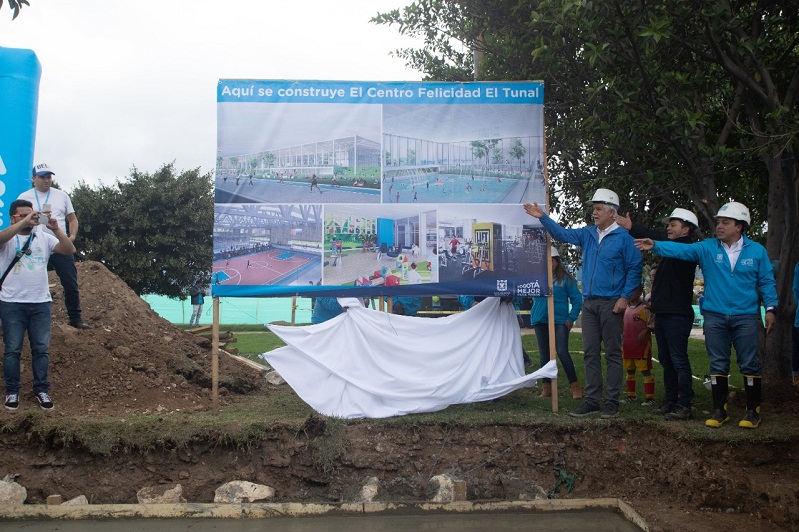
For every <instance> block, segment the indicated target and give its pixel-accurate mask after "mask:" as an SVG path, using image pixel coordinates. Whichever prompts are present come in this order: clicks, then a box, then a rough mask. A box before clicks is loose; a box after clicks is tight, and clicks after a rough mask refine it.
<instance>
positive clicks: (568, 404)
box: [0, 326, 799, 465]
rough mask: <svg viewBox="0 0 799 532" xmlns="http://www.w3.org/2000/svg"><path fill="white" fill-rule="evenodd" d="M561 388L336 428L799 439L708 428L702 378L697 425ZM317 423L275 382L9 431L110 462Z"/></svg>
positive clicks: (767, 428) (693, 351)
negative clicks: (597, 411)
mask: <svg viewBox="0 0 799 532" xmlns="http://www.w3.org/2000/svg"><path fill="white" fill-rule="evenodd" d="M235 329H237V331H236V332H238V333H240V334H236V337H237V339H238V341H237V342H236V344H233V345H235V346H237V347H238V348H239V353H240V354H241V355H243V356H246V357H248V358H251V359H252V360H255V361H256V362H259V363H262V362H263V361H262V360H261V359H259V358H257V355H258V354H260V353H262V352H264V351H268V350H271V349H274V348H276V347H280V346H282V345H283V342H282V341H281V340H280V339H279V338H277V337H276V336H275V335H274V334H273V333H271V332H269V331H266V330H264V328H263V327H261V326H252V327H241V328H238V327H237V328H235ZM253 329H254V330H253ZM223 330H234V328H233V327H224V328H223ZM522 344H523V345H524V347H525V349H526V350H527V352H528V353H529V354H530V356H531V357H532V358H533V360H534V361H535V362H536V366H537V362H538V349H537V345H536V341H535V338H534V337H533V335H523V336H522ZM569 349H570V352H571V353H572V357H573V359H574V362H575V367H576V368H577V373H578V377H579V379H580V381H581V382H584V370H583V360H582V358H583V354H582V341H581V338H580V335H579V334H571V335H570V338H569ZM655 356H657V355H655ZM689 356H690V358H691V363H692V367H693V371H694V374H695V375H697V376H699V377H700V378H701V376H702V375H704V373H706V372H707V368H708V361H707V356H706V354H705V350H704V344H703V342H702V341H701V340H693V339H692V340H690V341H689ZM733 366H734V364H733ZM653 371H654V374H655V379H656V397H657V400H658V402H659V401H660V400H661V399H662V396H663V389H662V382H663V379H662V376H663V373H662V369H661V367H660V366H659V365H658V364H655V366H654V368H653ZM639 379H640V376H639ZM730 382H731V385H732V386H735V387H737V389H738V392H740V387H741V384H742V381H741V377H740V374H739V373H737V371H736V373H734V374H733V376H732V377H731V379H730ZM558 385H559V394H558V396H559V409H558V412H557V413H555V412H553V411H552V402H551V400H549V399H540V398H538V397H537V396H538V394H539V388H535V389H530V388H525V389H521V390H517V391H515V392H512V393H510V394H508V395H506V396H504V397H501V398H499V399H497V400H494V401H485V402H480V403H471V404H463V405H453V406H450V407H449V408H446V409H444V410H442V411H439V412H432V413H426V414H412V415H406V416H398V417H393V418H386V419H365V420H333V419H328V421H329V422H335V423H337V424H340V425H344V426H346V425H353V426H357V425H359V424H364V423H368V424H370V425H375V426H385V427H399V428H410V427H414V426H422V425H439V426H441V427H442V430H445V429H446V428H447V427H449V428H452V427H454V426H463V427H481V426H496V425H514V426H520V427H530V428H531V429H532V428H537V427H543V428H544V429H545V430H546V428H547V427H550V428H552V429H553V430H554V429H556V428H559V427H560V428H561V429H565V430H583V429H584V428H587V427H596V428H598V427H602V426H624V425H629V426H632V427H635V426H638V427H640V429H635V430H653V431H657V432H658V433H662V434H666V435H667V437H673V438H678V439H684V440H689V441H696V442H697V443H699V444H701V443H702V442H708V441H721V442H730V443H734V442H759V443H770V442H785V441H795V439H796V438H797V435H799V426H797V424H795V423H776V422H775V423H769V422H768V411H766V413H765V417H766V422H765V423H764V424H763V425H762V426H761V427H760V428H759V429H758V430H755V431H746V430H741V429H739V428H738V427H737V426H735V425H737V420H738V419H739V417H740V416H741V415H742V414H743V410H742V408H741V407H740V406H734V407H733V409H732V412H731V417H732V419H731V421H730V423H729V424H728V425H729V426H726V427H724V428H722V429H710V428H707V427H705V426H704V419H705V416H706V415H707V413H708V411H709V410H710V405H711V399H710V392H709V391H708V390H707V389H705V387H704V386H703V385H702V383H701V382H700V381H696V382H695V384H694V391H695V393H696V398H695V400H694V416H695V419H694V420H692V421H689V422H668V421H664V420H662V419H661V418H657V417H655V416H652V415H651V413H650V412H651V411H652V407H644V406H641V405H640V403H635V404H625V405H623V406H622V408H621V415H620V416H619V417H618V418H616V419H613V420H609V421H606V420H600V419H598V418H595V417H593V418H590V419H589V418H583V419H576V418H572V417H570V416H569V415H568V411H569V410H570V409H572V408H574V407H576V406H577V405H578V404H579V402H578V401H575V400H573V399H572V398H571V393H570V390H569V387H568V383H566V380H565V379H563V378H561V379H560V380H559V381H558ZM638 386H639V390H640V391H639V397H643V383H642V381H641V382H639V384H638ZM314 416H318V414H316V413H315V412H314V411H313V410H312V409H311V408H310V407H309V406H308V405H307V404H305V402H303V401H302V400H301V399H300V398H299V397H298V396H297V395H296V394H295V393H294V391H293V390H292V389H291V387H289V386H270V385H267V386H265V387H264V388H263V389H262V390H260V391H258V392H256V393H252V394H249V395H247V396H235V398H234V399H233V400H231V401H227V400H226V399H225V397H223V398H222V406H221V407H220V408H219V409H218V410H214V409H210V410H207V411H200V412H173V413H169V414H136V415H127V416H122V417H120V416H117V417H111V416H96V415H74V416H58V417H55V416H47V415H43V414H42V413H40V412H37V411H31V412H28V413H24V414H22V415H17V416H13V417H11V418H9V419H7V420H3V421H0V434H2V433H14V432H19V431H23V432H26V433H27V434H28V437H29V438H31V437H33V438H34V439H36V440H39V441H54V442H60V443H62V444H64V445H66V446H82V447H85V448H86V449H88V450H90V451H91V452H93V453H96V454H100V455H108V454H111V453H113V452H119V451H129V452H130V451H138V452H146V451H149V450H173V449H180V448H181V447H184V446H186V445H187V444H188V443H189V442H192V441H211V442H217V443H219V444H225V445H230V446H235V447H239V448H242V449H249V448H252V447H253V446H254V445H257V443H258V442H260V441H261V440H263V439H266V438H270V437H272V436H271V435H270V434H273V433H274V431H279V430H283V431H290V432H292V431H293V432H297V433H299V432H300V431H302V430H304V428H303V427H304V425H305V424H306V422H307V421H308V420H309V419H310V418H312V417H314ZM631 430H633V429H631ZM333 436H335V435H334V434H332V433H331V435H330V437H331V438H332V439H330V441H329V442H327V443H326V444H325V445H326V447H325V446H323V447H320V448H319V449H316V450H315V460H317V459H318V460H320V464H322V465H325V464H327V463H328V462H329V461H330V457H335V456H337V453H340V452H341V448H340V447H341V442H339V441H338V439H337V438H333ZM320 445H321V444H320ZM317 455H318V456H317ZM328 455H329V456H328Z"/></svg>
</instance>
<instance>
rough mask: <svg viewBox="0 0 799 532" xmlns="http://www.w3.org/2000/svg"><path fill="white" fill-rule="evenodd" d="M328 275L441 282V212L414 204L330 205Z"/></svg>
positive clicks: (368, 282) (362, 282) (356, 280)
mask: <svg viewBox="0 0 799 532" xmlns="http://www.w3.org/2000/svg"><path fill="white" fill-rule="evenodd" d="M322 280H323V284H325V285H342V286H382V285H386V286H397V285H404V284H421V283H434V282H437V280H438V260H437V257H436V212H435V211H434V210H432V209H430V210H421V209H420V208H419V207H418V206H414V205H397V206H394V205H381V206H366V205H361V206H344V205H340V206H327V207H325V213H324V267H323V276H322Z"/></svg>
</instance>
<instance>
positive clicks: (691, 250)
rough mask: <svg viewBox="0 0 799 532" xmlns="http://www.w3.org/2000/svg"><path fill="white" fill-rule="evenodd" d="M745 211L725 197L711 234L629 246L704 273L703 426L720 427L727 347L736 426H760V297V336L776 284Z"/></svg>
mask: <svg viewBox="0 0 799 532" xmlns="http://www.w3.org/2000/svg"><path fill="white" fill-rule="evenodd" d="M750 223H751V217H750V214H749V209H748V208H747V207H746V206H745V205H743V204H741V203H738V202H735V201H731V202H729V203H727V204H725V205H722V207H721V208H720V209H719V212H718V213H717V214H716V238H708V239H706V240H703V241H702V242H697V243H695V244H680V243H676V242H668V241H666V242H655V241H653V240H652V239H649V238H645V239H641V240H636V241H635V245H636V247H637V248H638V249H640V250H643V251H648V250H652V251H653V252H654V253H657V254H658V255H661V256H663V257H671V258H675V259H680V260H688V261H695V262H698V263H699V266H700V267H701V268H702V273H703V274H704V276H705V301H704V305H703V306H704V308H703V311H704V317H705V346H706V349H707V354H708V357H709V358H710V382H711V386H712V388H711V389H712V395H713V415H712V416H711V417H710V419H708V420H707V421H705V425H707V426H708V427H716V428H718V427H721V426H722V425H723V424H724V423H726V422H727V421H728V420H729V419H730V418H729V416H728V414H727V392H728V385H729V374H730V355H731V347H733V346H734V347H735V352H736V353H737V355H738V367H739V368H740V370H741V374H742V375H743V378H744V385H745V388H746V415H745V416H744V418H743V419H742V420H741V421H740V422H739V423H738V426H739V427H743V428H748V429H753V428H757V427H758V425H760V421H761V417H760V402H761V371H760V362H759V361H758V359H757V348H758V344H759V342H760V329H761V327H762V323H761V321H760V320H761V318H760V299H761V297H762V300H763V304H764V305H765V307H766V334H769V333H770V332H771V331H772V329H773V328H774V324H775V323H776V316H775V313H776V311H777V289H776V286H777V283H776V282H775V280H774V272H773V270H772V268H771V261H770V260H769V258H768V254H767V253H766V249H765V248H764V247H763V246H761V245H760V244H758V243H757V242H754V241H752V240H749V238H748V237H747V236H746V232H747V231H748V230H749V225H750Z"/></svg>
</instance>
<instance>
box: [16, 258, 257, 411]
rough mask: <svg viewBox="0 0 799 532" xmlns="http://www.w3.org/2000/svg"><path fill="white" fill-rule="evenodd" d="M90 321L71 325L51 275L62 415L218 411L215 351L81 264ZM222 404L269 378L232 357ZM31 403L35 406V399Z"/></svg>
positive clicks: (26, 372)
mask: <svg viewBox="0 0 799 532" xmlns="http://www.w3.org/2000/svg"><path fill="white" fill-rule="evenodd" d="M78 280H79V282H80V296H81V307H82V308H83V318H84V321H86V322H87V323H88V324H89V325H90V326H91V328H90V329H88V330H78V329H73V328H72V327H70V326H69V325H68V318H67V314H66V309H65V307H64V296H63V289H62V288H61V283H60V282H59V280H58V277H57V276H56V275H55V273H54V272H50V285H51V291H52V293H53V328H52V337H51V340H50V375H49V379H50V382H51V383H52V387H51V389H50V392H51V394H52V396H53V400H54V402H55V404H56V411H55V413H59V412H60V413H63V414H80V413H98V414H112V413H113V414H125V413H133V412H155V411H157V412H172V411H185V410H202V409H205V408H208V407H210V406H211V402H212V397H211V343H210V341H208V340H207V339H205V338H201V337H196V336H194V335H192V334H191V333H188V332H185V331H183V330H181V329H179V328H177V327H175V326H174V325H172V324H171V323H170V322H168V321H166V320H165V319H163V318H161V317H160V316H158V314H156V313H155V312H154V311H153V310H152V309H151V308H150V306H149V305H148V304H147V303H146V302H145V301H144V300H142V299H141V298H140V297H138V296H137V295H136V294H135V293H134V292H133V291H132V290H131V289H130V288H129V287H128V286H127V285H126V284H125V283H124V282H123V281H122V280H121V279H120V278H119V277H118V276H116V275H114V274H113V273H112V272H110V271H109V270H108V269H107V268H106V267H105V266H103V265H102V264H101V263H99V262H81V263H78ZM219 374H220V383H219V391H220V397H222V398H223V399H224V400H226V401H234V400H235V399H236V396H237V395H238V394H242V393H247V392H248V391H253V390H256V389H258V388H259V387H260V386H261V383H262V382H263V375H261V374H260V373H259V372H258V371H257V370H253V369H252V368H249V367H247V366H244V365H242V364H241V363H239V362H237V361H235V360H232V359H231V358H230V357H228V356H227V355H225V354H224V353H220V356H219ZM31 382H32V376H31V370H30V351H29V349H28V347H27V342H26V346H25V348H24V351H23V355H22V390H21V393H22V398H23V403H22V408H23V409H24V408H26V405H25V403H28V407H31V408H32V404H31V403H32V400H33V399H32V397H31V395H30V394H31V393H32V392H31V389H32V387H31ZM28 397H30V398H31V399H30V401H31V402H28V400H27V398H28Z"/></svg>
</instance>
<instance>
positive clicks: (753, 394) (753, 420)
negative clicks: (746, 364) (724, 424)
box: [738, 375, 762, 429]
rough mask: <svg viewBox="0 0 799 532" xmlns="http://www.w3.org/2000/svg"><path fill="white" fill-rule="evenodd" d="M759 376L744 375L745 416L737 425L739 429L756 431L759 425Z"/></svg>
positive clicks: (760, 380)
mask: <svg viewBox="0 0 799 532" xmlns="http://www.w3.org/2000/svg"><path fill="white" fill-rule="evenodd" d="M761 382H762V379H761V378H760V376H756V375H744V387H745V388H746V415H745V416H744V418H743V419H742V420H741V421H740V422H739V423H738V426H739V427H743V428H745V429H756V428H757V427H758V426H759V425H760V398H761V388H760V386H761Z"/></svg>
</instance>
